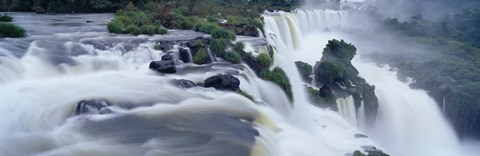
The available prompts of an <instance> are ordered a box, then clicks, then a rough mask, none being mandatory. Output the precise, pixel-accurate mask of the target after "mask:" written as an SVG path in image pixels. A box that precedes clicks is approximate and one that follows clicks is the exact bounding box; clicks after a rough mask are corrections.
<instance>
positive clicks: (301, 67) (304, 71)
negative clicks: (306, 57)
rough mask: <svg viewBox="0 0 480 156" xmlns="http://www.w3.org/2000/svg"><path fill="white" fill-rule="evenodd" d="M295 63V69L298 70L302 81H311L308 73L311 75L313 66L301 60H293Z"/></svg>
mask: <svg viewBox="0 0 480 156" xmlns="http://www.w3.org/2000/svg"><path fill="white" fill-rule="evenodd" d="M295 65H296V66H297V69H298V71H299V72H300V76H302V79H303V81H305V82H311V81H312V78H310V75H312V71H313V67H312V66H311V65H309V64H308V63H305V62H302V61H297V62H295Z"/></svg>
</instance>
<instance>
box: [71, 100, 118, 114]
mask: <svg viewBox="0 0 480 156" xmlns="http://www.w3.org/2000/svg"><path fill="white" fill-rule="evenodd" d="M109 106H111V103H110V102H109V101H107V100H105V99H93V100H82V101H80V102H78V104H77V106H76V107H75V111H74V115H82V114H108V113H112V110H110V109H109V108H108V107H109Z"/></svg>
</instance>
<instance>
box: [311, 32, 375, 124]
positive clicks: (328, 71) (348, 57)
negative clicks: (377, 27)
mask: <svg viewBox="0 0 480 156" xmlns="http://www.w3.org/2000/svg"><path fill="white" fill-rule="evenodd" d="M356 50H357V49H356V48H355V46H354V45H352V44H349V43H346V42H345V41H344V40H335V39H334V40H330V41H328V44H327V46H326V47H325V48H324V50H323V56H322V59H321V61H320V62H317V65H316V66H315V69H313V70H314V74H315V81H316V82H317V83H316V84H317V85H318V87H321V88H320V90H319V92H318V95H317V94H313V93H311V94H310V99H312V101H319V100H315V99H319V98H321V99H322V100H323V101H324V102H326V103H329V104H335V102H336V96H335V95H337V94H334V93H338V94H340V95H352V96H353V97H354V102H355V107H356V109H358V108H359V107H360V105H361V104H362V102H363V104H364V106H365V114H366V118H367V120H366V122H367V125H372V124H373V123H374V122H375V119H376V115H377V109H378V99H377V97H376V95H375V86H371V85H369V84H368V83H367V82H366V81H365V80H364V79H363V78H361V77H359V76H358V74H359V73H358V71H357V69H356V68H355V67H354V66H353V65H352V63H351V61H352V59H353V57H354V56H355V55H356ZM352 84H353V85H352ZM343 87H346V88H343ZM311 92H312V91H311ZM318 96H319V97H318ZM327 106H328V105H327ZM328 107H331V108H333V109H337V108H336V106H328Z"/></svg>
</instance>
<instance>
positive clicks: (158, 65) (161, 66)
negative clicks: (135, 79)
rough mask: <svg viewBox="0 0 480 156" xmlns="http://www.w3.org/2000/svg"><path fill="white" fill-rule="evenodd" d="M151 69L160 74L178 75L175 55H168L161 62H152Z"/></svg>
mask: <svg viewBox="0 0 480 156" xmlns="http://www.w3.org/2000/svg"><path fill="white" fill-rule="evenodd" d="M149 68H150V69H152V70H155V71H158V72H160V73H166V74H173V73H177V67H176V66H175V59H174V57H173V54H170V53H167V54H165V55H163V56H162V60H161V61H152V62H150V66H149Z"/></svg>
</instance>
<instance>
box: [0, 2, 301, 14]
mask: <svg viewBox="0 0 480 156" xmlns="http://www.w3.org/2000/svg"><path fill="white" fill-rule="evenodd" d="M300 1H301V0H2V1H0V11H3V12H5V11H26V12H31V11H38V10H42V11H43V10H45V11H46V12H50V13H88V12H115V11H117V10H119V9H121V8H124V7H126V6H127V5H128V4H129V3H130V2H132V3H133V4H135V6H138V7H143V6H146V5H147V4H149V3H152V2H164V3H170V4H174V5H177V7H178V5H182V6H187V8H190V9H192V8H194V7H195V6H197V8H199V7H200V8H202V10H190V11H194V12H208V11H209V10H211V9H212V7H214V8H216V9H214V10H220V9H219V8H222V9H221V10H223V11H224V12H229V11H230V9H231V7H232V6H233V7H235V8H238V7H243V10H242V11H247V12H248V11H252V10H262V9H263V10H264V9H272V10H284V9H289V8H292V7H293V6H296V5H299V4H300ZM233 11H238V10H233Z"/></svg>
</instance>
